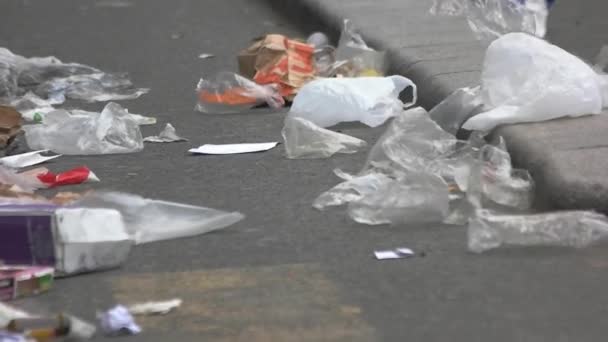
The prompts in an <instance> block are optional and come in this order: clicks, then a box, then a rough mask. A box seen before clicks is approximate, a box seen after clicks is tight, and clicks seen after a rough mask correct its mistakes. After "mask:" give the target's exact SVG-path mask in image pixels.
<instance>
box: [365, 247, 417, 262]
mask: <svg viewBox="0 0 608 342" xmlns="http://www.w3.org/2000/svg"><path fill="white" fill-rule="evenodd" d="M414 255H416V254H415V253H414V251H412V250H411V249H409V248H405V247H401V248H395V249H389V250H383V251H374V256H375V257H376V259H378V260H394V259H405V258H411V257H413V256H414Z"/></svg>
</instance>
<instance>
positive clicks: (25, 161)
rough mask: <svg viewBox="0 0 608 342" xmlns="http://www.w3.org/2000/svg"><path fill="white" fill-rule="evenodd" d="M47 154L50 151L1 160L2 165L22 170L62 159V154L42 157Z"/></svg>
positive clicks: (27, 153) (28, 153)
mask: <svg viewBox="0 0 608 342" xmlns="http://www.w3.org/2000/svg"><path fill="white" fill-rule="evenodd" d="M47 152H49V150H39V151H32V152H26V153H22V154H16V155H12V156H8V157H2V158H0V164H1V165H4V166H6V167H10V168H13V169H21V168H24V167H28V166H34V165H38V164H42V163H46V162H47V161H49V160H53V159H55V158H59V157H61V154H56V155H53V156H44V155H42V153H47Z"/></svg>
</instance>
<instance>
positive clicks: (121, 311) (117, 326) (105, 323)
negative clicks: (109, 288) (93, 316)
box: [97, 305, 142, 336]
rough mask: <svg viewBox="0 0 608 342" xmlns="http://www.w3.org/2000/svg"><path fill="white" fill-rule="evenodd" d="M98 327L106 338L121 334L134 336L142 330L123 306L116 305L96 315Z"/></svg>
mask: <svg viewBox="0 0 608 342" xmlns="http://www.w3.org/2000/svg"><path fill="white" fill-rule="evenodd" d="M97 319H98V320H99V325H100V326H101V330H102V331H103V333H104V334H106V335H108V336H117V335H121V334H128V335H136V334H139V333H140V332H141V331H142V329H141V327H140V326H139V325H138V324H137V323H136V322H135V318H133V316H132V315H131V313H130V312H129V309H127V308H126V307H125V306H123V305H116V306H115V307H113V308H111V309H109V310H107V311H105V312H102V313H98V314H97Z"/></svg>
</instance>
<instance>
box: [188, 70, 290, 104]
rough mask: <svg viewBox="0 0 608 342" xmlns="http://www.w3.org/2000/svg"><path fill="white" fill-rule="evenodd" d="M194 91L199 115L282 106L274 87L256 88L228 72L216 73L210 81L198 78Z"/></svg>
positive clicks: (254, 85)
mask: <svg viewBox="0 0 608 342" xmlns="http://www.w3.org/2000/svg"><path fill="white" fill-rule="evenodd" d="M196 91H197V93H198V103H197V105H196V110H198V111H200V112H203V113H218V114H222V113H238V112H242V111H245V110H248V109H251V108H253V107H256V106H259V105H261V104H263V103H267V104H268V105H269V106H270V107H273V108H279V107H282V106H284V105H285V100H284V99H283V97H282V96H281V94H280V93H279V91H278V88H277V87H276V85H273V84H268V85H259V84H256V83H255V82H253V81H250V80H248V79H246V78H245V77H242V76H240V75H237V74H233V73H229V72H222V73H219V74H217V75H216V76H215V78H213V79H210V80H205V79H202V78H201V80H200V81H199V82H198V85H197V87H196Z"/></svg>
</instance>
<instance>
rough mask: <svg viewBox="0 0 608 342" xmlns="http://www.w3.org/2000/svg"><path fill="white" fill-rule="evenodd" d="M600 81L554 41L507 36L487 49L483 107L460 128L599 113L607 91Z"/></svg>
mask: <svg viewBox="0 0 608 342" xmlns="http://www.w3.org/2000/svg"><path fill="white" fill-rule="evenodd" d="M604 79H605V75H598V74H597V73H596V72H595V71H594V70H593V68H592V67H591V66H589V65H587V64H586V63H585V62H583V61H582V60H581V59H579V58H578V57H576V56H574V55H572V54H570V53H568V52H567V51H565V50H563V49H561V48H560V47H558V46H556V45H552V44H550V43H548V42H546V41H544V40H542V39H539V38H536V37H533V36H530V35H527V34H524V33H511V34H507V35H505V36H503V37H501V38H499V39H497V40H495V41H494V42H493V43H492V44H491V45H490V46H489V47H488V50H487V52H486V57H485V61H484V66H483V71H482V75H481V89H482V99H483V103H484V105H485V106H486V108H487V109H488V111H486V112H483V113H481V114H479V115H476V116H473V117H472V118H471V119H469V120H468V121H467V122H466V123H465V124H464V125H463V128H465V129H467V130H480V131H490V130H492V129H493V128H495V127H496V126H498V125H502V124H513V123H521V122H538V121H545V120H551V119H556V118H560V117H565V116H570V117H577V116H582V115H588V114H599V113H600V112H601V111H602V106H603V102H604V100H603V96H604V94H605V93H606V89H608V87H607V86H606V84H607V83H606V82H605V81H603V80H604Z"/></svg>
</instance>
